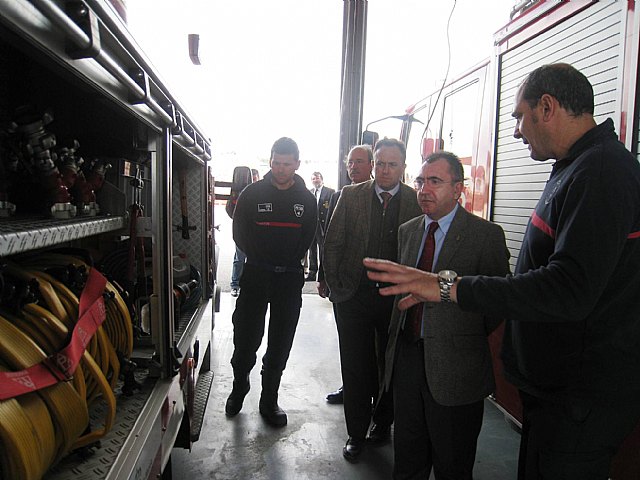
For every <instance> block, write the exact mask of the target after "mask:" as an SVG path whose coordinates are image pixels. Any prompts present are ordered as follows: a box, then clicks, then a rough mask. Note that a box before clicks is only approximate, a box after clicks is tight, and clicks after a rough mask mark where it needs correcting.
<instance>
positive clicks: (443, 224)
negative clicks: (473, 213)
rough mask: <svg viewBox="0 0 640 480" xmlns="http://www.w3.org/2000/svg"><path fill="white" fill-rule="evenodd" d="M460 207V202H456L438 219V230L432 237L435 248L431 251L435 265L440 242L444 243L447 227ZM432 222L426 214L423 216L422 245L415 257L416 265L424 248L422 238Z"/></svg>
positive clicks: (440, 245)
mask: <svg viewBox="0 0 640 480" xmlns="http://www.w3.org/2000/svg"><path fill="white" fill-rule="evenodd" d="M458 208H460V204H456V206H455V207H454V209H453V210H451V211H450V212H449V213H447V214H446V215H445V216H444V217H442V218H441V219H440V220H438V230H436V232H435V233H434V234H433V237H434V239H435V241H436V249H435V251H434V253H433V266H434V267H435V266H436V265H437V264H438V255H440V250H441V249H442V244H443V243H444V239H445V237H446V236H447V232H448V231H449V227H451V222H453V217H455V216H456V212H457V211H458ZM432 222H434V220H432V219H431V218H429V216H428V215H425V216H424V232H423V233H422V244H421V245H422V247H421V248H420V251H419V252H418V257H417V258H416V266H417V265H418V261H419V260H420V255H422V249H423V248H424V239H425V236H426V235H427V230H428V229H429V224H431V223H432Z"/></svg>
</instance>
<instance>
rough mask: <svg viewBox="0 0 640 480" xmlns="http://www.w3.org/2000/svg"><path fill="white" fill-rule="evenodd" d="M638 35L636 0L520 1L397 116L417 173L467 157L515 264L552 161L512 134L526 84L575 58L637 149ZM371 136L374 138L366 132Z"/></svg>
mask: <svg viewBox="0 0 640 480" xmlns="http://www.w3.org/2000/svg"><path fill="white" fill-rule="evenodd" d="M639 33H640V12H639V11H638V10H637V9H636V2H634V1H632V0H629V1H618V2H588V1H577V2H563V1H557V0H538V1H535V0H530V1H523V2H521V3H520V4H519V5H517V6H516V7H514V9H513V10H512V12H511V21H510V22H509V23H508V24H507V25H505V26H504V27H503V28H502V29H500V30H499V31H498V32H497V33H496V34H495V54H494V55H493V56H492V57H491V58H490V59H488V60H486V61H484V62H482V63H479V64H478V65H476V66H474V67H473V68H471V69H469V70H468V71H467V72H465V73H463V74H462V75H460V76H459V77H457V78H455V79H453V80H451V81H449V82H448V83H447V84H446V85H445V86H444V87H443V89H442V90H441V91H440V90H438V91H436V92H434V93H433V94H431V95H428V96H427V97H425V98H424V99H422V100H420V101H419V102H417V103H416V104H414V105H411V106H410V107H409V108H408V109H407V110H406V111H405V113H404V114H403V115H399V116H397V117H395V118H400V119H401V120H402V128H401V133H400V138H401V139H402V140H404V141H405V143H406V144H407V165H408V168H407V173H408V174H409V175H411V174H414V172H416V171H417V170H418V167H419V165H420V163H421V159H422V158H423V157H424V156H426V155H427V154H429V153H431V152H432V151H433V150H434V149H444V150H450V151H452V152H455V153H456V154H458V155H459V156H460V158H461V160H462V162H463V164H464V168H465V174H466V182H465V191H464V197H463V199H462V202H463V204H464V206H465V208H466V209H467V210H469V211H471V212H473V213H475V214H477V215H480V216H482V217H484V218H488V219H490V220H492V221H493V222H496V223H498V224H500V225H501V226H502V228H503V229H504V231H505V235H506V239H507V245H508V247H509V249H510V251H511V262H512V267H514V266H515V260H516V258H517V257H518V253H519V250H520V245H521V242H522V238H523V235H524V231H525V228H526V225H527V222H528V220H529V217H530V215H531V212H532V210H533V208H534V207H535V205H536V203H537V201H538V198H539V197H540V194H541V193H542V191H543V189H544V186H545V183H546V180H547V178H548V176H549V173H550V171H551V166H552V164H551V162H535V161H533V160H531V158H530V157H529V152H528V150H527V148H526V147H525V146H524V145H523V144H522V142H521V141H519V140H516V139H515V138H514V137H513V131H514V127H515V120H514V119H513V118H512V116H511V112H512V108H513V103H514V97H515V94H516V90H517V87H518V85H519V84H520V82H521V81H522V80H523V78H524V77H525V75H526V74H527V73H528V72H530V71H531V70H533V69H534V68H536V67H538V66H540V65H543V64H546V63H554V62H566V63H570V64H572V65H574V66H575V67H577V68H578V69H580V70H581V71H582V72H584V73H585V74H586V75H587V76H588V77H589V79H590V81H591V83H592V84H593V87H594V93H595V118H596V121H597V122H598V123H600V122H601V121H603V120H604V119H606V118H607V117H611V118H612V119H613V121H614V123H615V126H616V131H617V132H618V134H619V136H620V140H621V141H623V142H624V143H625V145H626V146H627V148H629V150H631V151H632V152H633V153H634V154H636V155H637V154H638V152H639V150H640V149H639V148H638V141H639V135H638V130H639V128H640V122H639V121H638V93H639V89H638V67H639V58H638V55H639V43H640V42H639V38H640V37H639ZM428 118H430V121H429V122H428V124H426V123H427V119H428ZM386 122H387V130H386V131H377V132H376V134H377V135H379V136H380V137H382V136H384V135H387V136H394V137H397V136H398V134H397V123H396V124H395V125H388V124H389V120H387V121H386ZM396 122H397V121H396ZM425 124H426V125H425ZM377 130H378V129H377ZM367 137H368V138H372V137H375V135H374V134H373V133H372V132H365V138H367ZM408 180H410V178H409V179H408ZM501 337H502V329H500V330H499V331H496V332H495V333H494V334H493V335H492V336H491V339H490V340H491V346H492V351H493V357H494V368H495V370H496V377H497V389H496V392H495V395H494V396H493V400H494V402H495V404H496V405H497V406H498V407H499V408H500V409H501V410H502V411H503V412H504V413H505V415H506V417H507V418H508V419H509V421H510V422H512V424H513V425H514V426H516V427H518V426H519V425H520V419H521V406H520V403H519V399H518V395H517V392H516V391H515V389H514V388H513V387H512V386H511V385H510V384H508V383H507V382H506V381H505V380H504V379H503V378H502V376H501V375H500V370H501V362H500V358H499V350H500V339H501ZM639 450H640V428H638V429H637V430H636V431H635V432H634V433H633V434H632V435H631V436H630V437H629V438H628V439H627V441H626V442H625V444H624V445H623V447H622V448H621V451H620V452H619V453H618V456H617V457H616V459H615V462H614V466H613V470H612V474H611V475H612V478H615V479H629V480H630V479H637V478H640V460H639V459H640V455H639V453H640V452H639Z"/></svg>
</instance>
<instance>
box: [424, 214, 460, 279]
mask: <svg viewBox="0 0 640 480" xmlns="http://www.w3.org/2000/svg"><path fill="white" fill-rule="evenodd" d="M467 215H468V213H467V211H466V210H465V209H464V208H463V207H462V205H460V206H458V211H457V212H456V214H455V216H454V217H453V221H452V222H451V226H450V227H449V231H448V232H447V236H446V237H445V239H444V243H443V244H442V249H441V250H440V254H439V255H438V261H437V262H436V268H434V269H433V271H434V272H438V271H440V270H442V269H443V268H445V267H446V266H447V265H449V263H450V262H451V259H452V258H453V256H454V255H455V253H456V251H457V250H458V247H459V246H460V242H461V240H462V237H463V235H464V232H465V225H466V223H467Z"/></svg>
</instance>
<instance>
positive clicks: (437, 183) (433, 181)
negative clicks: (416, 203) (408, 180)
mask: <svg viewBox="0 0 640 480" xmlns="http://www.w3.org/2000/svg"><path fill="white" fill-rule="evenodd" d="M461 181H462V180H443V179H441V178H438V177H427V178H426V179H424V178H420V177H418V178H416V179H415V180H414V181H413V187H414V188H415V189H416V190H422V187H424V184H425V183H426V184H427V185H429V186H430V187H433V188H440V187H441V186H442V185H444V184H445V183H450V184H452V185H453V184H455V183H460V182H461Z"/></svg>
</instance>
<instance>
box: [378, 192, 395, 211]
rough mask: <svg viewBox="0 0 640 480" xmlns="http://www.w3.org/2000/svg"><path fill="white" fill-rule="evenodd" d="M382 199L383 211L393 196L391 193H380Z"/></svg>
mask: <svg viewBox="0 0 640 480" xmlns="http://www.w3.org/2000/svg"><path fill="white" fill-rule="evenodd" d="M380 197H381V198H382V210H386V209H387V206H389V202H390V201H391V197H393V195H391V194H390V193H389V192H380Z"/></svg>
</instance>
